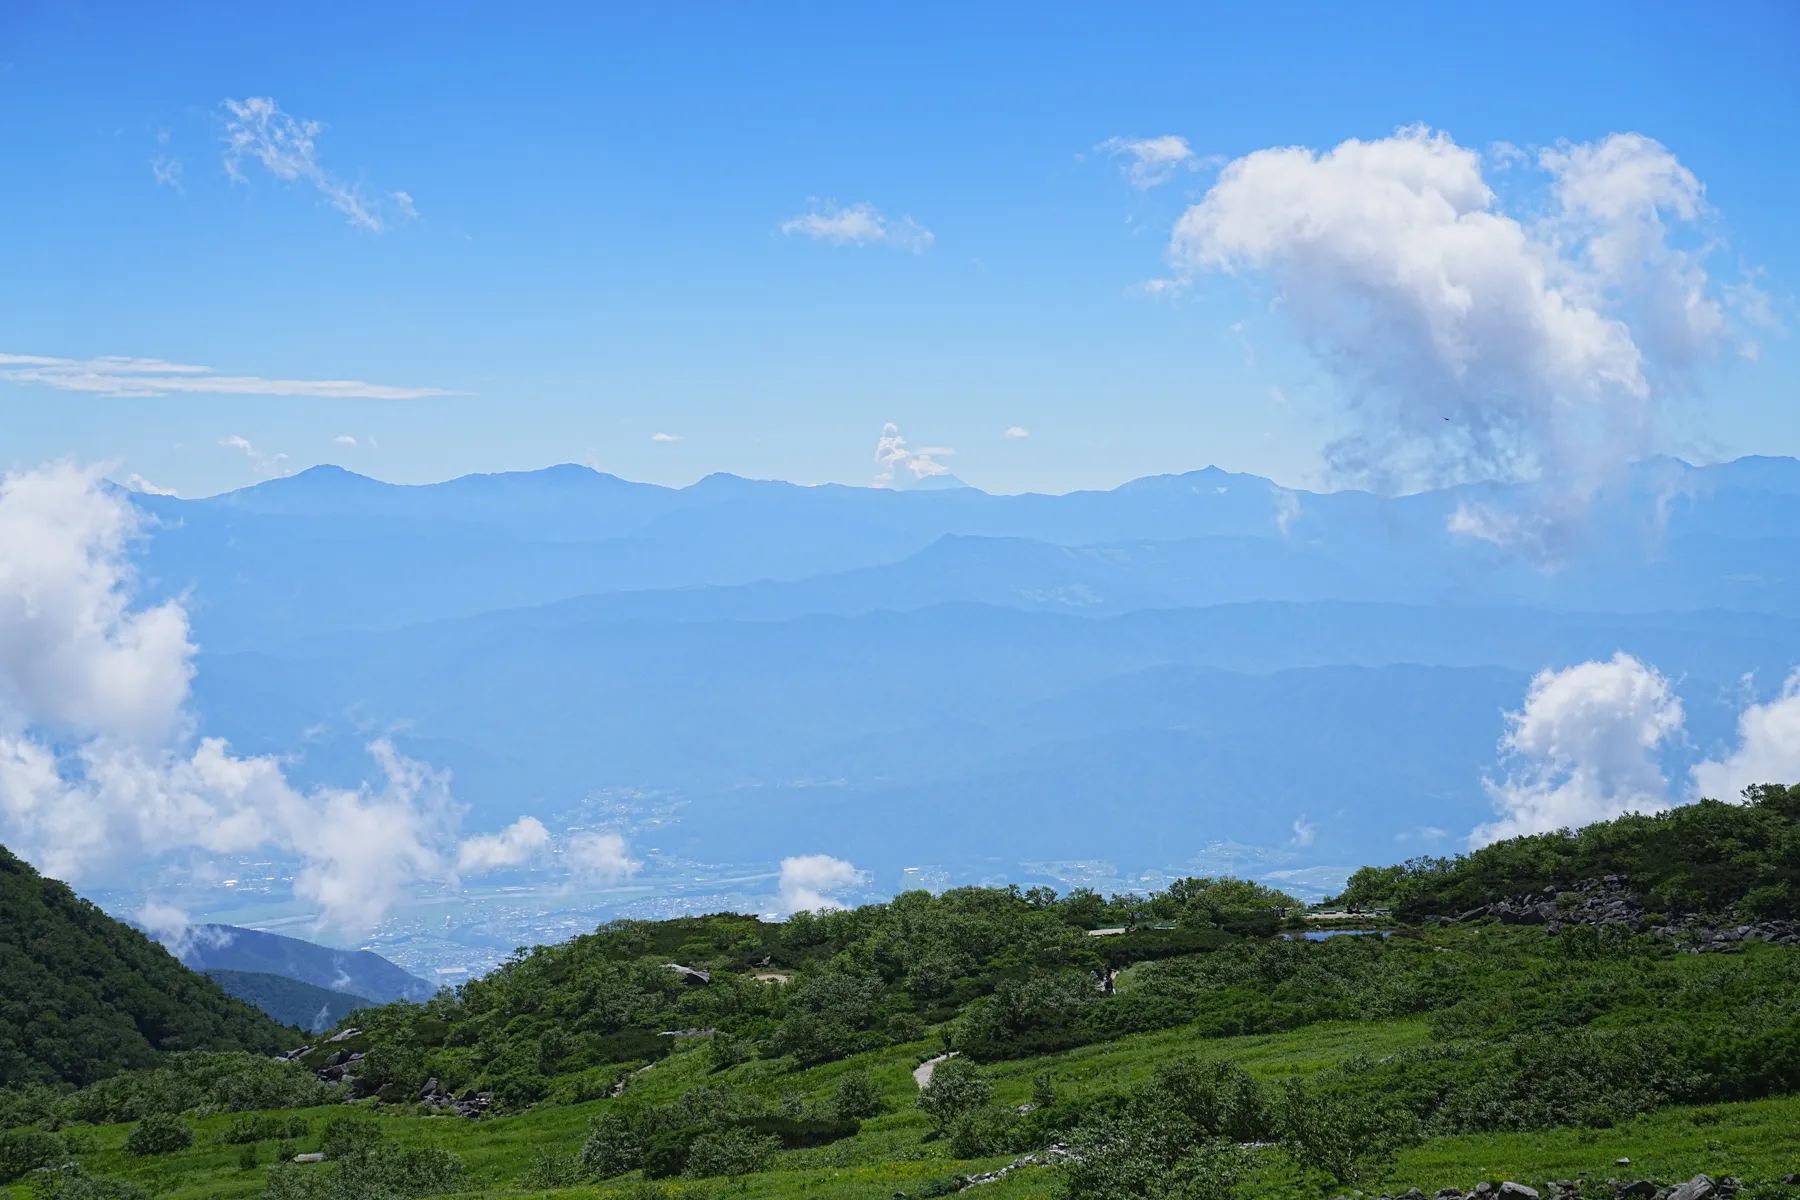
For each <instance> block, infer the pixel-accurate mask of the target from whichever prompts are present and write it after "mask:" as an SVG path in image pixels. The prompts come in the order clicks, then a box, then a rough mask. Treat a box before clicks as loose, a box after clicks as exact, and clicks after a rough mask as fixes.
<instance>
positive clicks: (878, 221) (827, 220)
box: [781, 200, 932, 254]
mask: <svg viewBox="0 0 1800 1200" xmlns="http://www.w3.org/2000/svg"><path fill="white" fill-rule="evenodd" d="M781 232H783V233H785V234H788V235H789V236H792V235H793V234H796V233H798V234H801V235H803V236H805V237H809V238H812V239H814V240H815V241H821V242H830V243H831V244H832V245H834V246H894V247H897V248H898V249H901V250H910V251H912V252H913V253H914V254H920V253H923V252H924V251H925V249H926V248H927V247H929V246H930V245H931V242H932V233H931V230H929V229H927V228H925V227H924V226H923V225H921V224H919V223H918V222H917V221H915V220H913V219H912V218H911V217H900V218H899V219H897V220H896V219H892V218H889V217H884V216H882V215H881V211H880V210H879V209H877V208H876V207H875V206H874V205H873V204H869V203H866V202H865V203H862V204H852V205H849V206H848V207H845V208H839V207H838V205H837V202H836V201H834V200H824V201H814V202H813V210H812V211H811V212H808V213H803V214H802V215H800V216H797V217H791V218H789V219H788V220H786V221H783V222H782V223H781Z"/></svg>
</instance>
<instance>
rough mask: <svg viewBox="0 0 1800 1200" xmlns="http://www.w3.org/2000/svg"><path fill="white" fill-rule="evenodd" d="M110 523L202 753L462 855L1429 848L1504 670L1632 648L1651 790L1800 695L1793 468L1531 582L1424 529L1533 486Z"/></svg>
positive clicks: (1656, 521)
mask: <svg viewBox="0 0 1800 1200" xmlns="http://www.w3.org/2000/svg"><path fill="white" fill-rule="evenodd" d="M134 501H135V502H136V503H138V504H140V505H141V506H142V507H143V508H144V509H145V510H146V511H147V512H148V513H150V514H152V515H153V516H154V518H155V520H154V523H153V530H152V536H150V537H149V538H147V539H146V540H145V542H144V543H143V545H142V548H141V562H140V565H141V574H142V578H143V580H144V581H145V584H146V586H147V587H148V588H149V589H150V591H151V593H152V595H177V594H179V595H182V596H183V597H185V598H186V602H187V604H188V605H189V608H190V611H191V612H192V614H193V619H194V633H195V637H196V640H197V641H198V642H199V644H200V646H201V648H202V651H203V653H202V655H201V658H200V660H199V674H198V678H197V680H196V683H195V695H196V702H197V705H198V708H199V713H200V717H201V721H202V728H203V730H204V731H205V732H207V733H211V734H219V735H223V736H226V737H228V738H230V739H231V741H232V742H233V744H234V745H235V746H236V747H237V748H238V749H240V750H242V751H256V752H273V753H280V754H283V755H286V756H290V757H291V758H296V759H298V760H299V762H298V765H297V767H296V768H295V771H294V774H295V775H296V776H297V777H298V778H300V779H301V780H302V781H303V782H304V781H313V782H318V781H332V782H348V781H353V780H355V779H359V778H361V777H362V776H363V775H364V774H365V773H366V770H367V761H366V758H365V755H364V753H363V749H362V747H363V743H364V742H366V741H367V740H368V738H369V736H370V731H371V730H394V731H397V732H396V733H395V737H396V740H397V742H398V743H399V745H400V746H401V748H402V749H404V750H406V751H407V752H409V753H411V754H414V755H416V756H418V757H420V758H423V759H425V760H428V761H430V762H431V763H433V764H434V765H435V766H438V767H440V768H448V769H451V770H452V771H453V772H454V774H455V788H456V793H457V795H458V797H459V799H461V800H462V801H464V802H465V803H468V804H469V805H470V806H471V809H472V812H471V816H470V823H471V825H474V826H480V827H488V828H491V827H493V826H494V825H496V824H498V823H501V822H503V821H504V820H508V819H510V818H511V817H513V816H516V815H518V814H520V813H527V812H529V813H533V814H536V815H539V816H542V817H551V816H554V815H555V814H558V813H565V812H568V811H570V810H571V809H573V808H574V807H575V806H576V805H578V804H579V803H581V802H582V801H584V800H585V799H588V798H591V797H594V796H596V795H607V794H612V795H619V794H629V795H636V796H643V795H655V796H661V797H664V798H665V799H667V800H668V801H669V803H671V804H673V805H675V806H676V808H677V809H678V810H679V811H678V813H677V823H676V824H673V825H669V824H664V825H662V826H659V832H658V833H657V834H656V835H655V839H654V842H653V843H652V844H654V845H656V846H657V847H658V848H660V849H663V850H665V851H674V850H679V851H680V852H682V853H685V854H688V855H690V856H692V857H695V858H700V859H704V860H707V861H722V860H729V861H740V860H744V861H749V860H751V859H759V860H763V861H767V860H769V859H772V858H773V857H779V856H781V855H783V854H789V853H797V852H802V851H825V852H830V853H836V854H843V855H846V856H848V857H852V858H854V859H855V860H856V861H857V862H858V863H859V865H863V866H866V867H869V868H871V869H875V870H877V871H878V873H879V872H883V871H894V870H897V869H898V867H899V866H901V865H905V864H912V863H916V862H920V861H925V862H932V863H939V864H944V865H946V866H955V867H958V868H959V869H961V870H963V871H964V872H965V873H971V872H972V873H977V874H978V873H980V872H981V871H984V870H986V869H987V867H986V866H984V865H983V864H991V863H992V861H994V860H995V859H996V858H1011V859H1013V860H1019V859H1024V858H1033V859H1043V860H1066V859H1076V858H1092V857H1096V856H1104V857H1113V858H1117V859H1119V860H1121V861H1126V862H1134V863H1150V862H1159V863H1166V864H1170V865H1176V864H1179V863H1181V862H1185V861H1188V860H1189V859H1191V858H1192V857H1193V856H1194V855H1195V854H1196V853H1198V852H1199V850H1200V848H1201V847H1203V846H1204V845H1206V844H1207V843H1210V842H1214V841H1238V842H1244V843H1248V844H1252V845H1257V846H1263V847H1279V848H1281V850H1282V854H1283V855H1285V856H1286V857H1287V858H1297V859H1300V860H1307V861H1323V862H1331V861H1342V862H1354V861H1363V860H1386V859H1388V858H1393V857H1396V856H1404V855H1406V854H1409V853H1415V852H1418V851H1419V850H1422V849H1428V848H1435V849H1440V850H1441V849H1445V848H1453V847H1455V846H1457V845H1460V844H1461V843H1460V839H1461V838H1462V837H1463V836H1464V835H1466V833H1467V832H1468V830H1469V829H1470V828H1471V827H1472V826H1474V825H1475V824H1477V823H1479V822H1481V821H1482V820H1484V819H1486V818H1487V817H1488V816H1489V813H1490V809H1489V807H1488V799H1487V796H1486V793H1485V792H1484V790H1483V786H1482V779H1483V775H1484V773H1489V772H1492V771H1493V770H1494V765H1495V757H1496V743H1497V741H1498V739H1499V737H1500V735H1501V733H1502V731H1503V729H1504V721H1503V715H1502V714H1503V712H1504V711H1505V710H1506V709H1509V708H1516V707H1517V706H1518V705H1519V703H1520V702H1521V700H1522V699H1523V696H1524V692H1525V688H1526V686H1527V683H1528V680H1529V678H1530V676H1531V675H1532V674H1533V673H1534V672H1536V671H1538V670H1541V669H1543V668H1545V667H1561V666H1567V665H1570V664H1572V663H1575V662H1579V661H1582V660H1584V659H1587V658H1594V657H1606V656H1610V655H1611V654H1612V653H1613V652H1614V651H1617V650H1621V649H1623V650H1627V651H1629V652H1631V653H1634V654H1637V655H1639V656H1640V657H1642V658H1643V659H1644V660H1645V661H1647V662H1650V663H1652V664H1653V665H1655V666H1656V667H1658V668H1659V669H1660V670H1662V671H1663V672H1664V673H1666V674H1668V675H1669V676H1670V677H1671V678H1674V679H1676V680H1677V681H1678V685H1679V687H1680V689H1681V692H1682V695H1683V699H1684V702H1685V704H1686V706H1687V710H1688V718H1689V719H1688V725H1687V735H1688V736H1687V738H1686V740H1685V741H1684V742H1682V744H1680V745H1677V746H1674V747H1672V748H1671V750H1670V760H1669V762H1668V764H1667V765H1668V769H1669V771H1670V772H1671V774H1672V777H1676V778H1679V777H1680V776H1681V775H1682V774H1683V773H1684V772H1685V769H1686V765H1687V764H1688V763H1689V762H1691V761H1693V760H1695V759H1697V758H1698V757H1701V756H1703V755H1705V754H1706V753H1708V752H1711V751H1714V750H1716V749H1718V747H1719V745H1720V744H1721V743H1722V742H1723V741H1724V740H1725V739H1727V738H1728V737H1729V736H1730V735H1731V732H1732V723H1733V721H1734V719H1735V715H1736V712H1737V710H1738V707H1739V706H1740V704H1741V699H1742V694H1743V692H1742V683H1741V680H1742V679H1743V677H1745V676H1746V675H1753V676H1754V678H1755V680H1756V681H1757V686H1760V687H1761V688H1763V689H1764V690H1765V692H1766V690H1767V689H1769V688H1771V687H1773V686H1775V685H1776V684H1777V683H1778V682H1779V681H1780V680H1781V679H1782V678H1783V677H1784V676H1785V675H1786V674H1787V672H1788V671H1789V670H1791V669H1792V668H1793V667H1794V666H1795V664H1796V663H1800V462H1796V461H1795V460H1792V459H1785V458H1781V459H1777V458H1746V459H1739V460H1737V461H1735V462H1731V463H1724V464H1719V465H1715V466H1706V467H1693V466H1689V465H1688V464H1685V463H1681V462H1678V461H1676V460H1672V459H1658V460H1654V461H1651V462H1646V463H1641V464H1638V465H1637V466H1636V467H1634V468H1633V469H1632V470H1631V471H1630V472H1629V473H1628V474H1626V475H1625V476H1624V477H1622V478H1620V479H1618V480H1616V481H1615V482H1614V484H1613V485H1612V486H1610V487H1608V488H1606V489H1604V490H1602V491H1601V492H1600V493H1599V494H1598V495H1597V496H1595V497H1594V498H1593V500H1592V502H1591V504H1590V505H1589V507H1588V508H1587V510H1586V511H1585V512H1584V513H1583V514H1582V515H1581V518H1580V521H1579V522H1578V523H1577V524H1576V525H1575V526H1573V528H1575V529H1576V530H1577V532H1576V534H1575V535H1574V536H1573V537H1572V539H1571V540H1570V541H1568V543H1567V545H1566V547H1565V548H1564V552H1563V553H1562V554H1561V556H1560V557H1558V558H1556V559H1555V560H1554V561H1542V560H1540V559H1534V558H1533V557H1531V556H1529V555H1526V554H1522V553H1519V552H1515V551H1513V550H1509V549H1506V548H1503V547H1499V546H1496V545H1493V544H1491V543H1488V542H1483V541H1479V540H1474V539H1471V538H1469V537H1467V536H1463V535H1459V534H1457V533H1454V532H1453V531H1452V530H1451V528H1450V524H1451V521H1450V518H1451V516H1452V514H1454V513H1456V512H1457V511H1458V510H1459V508H1463V507H1466V506H1469V505H1473V504H1481V505H1485V506H1488V508H1489V509H1490V510H1491V511H1494V512H1499V513H1502V514H1505V513H1508V512H1514V513H1518V512H1522V511H1526V510H1528V509H1529V507H1530V506H1531V505H1532V504H1533V503H1535V500H1534V497H1533V495H1532V494H1531V493H1530V492H1529V491H1528V490H1526V489H1521V488H1508V487H1498V486H1492V485H1487V486H1474V487H1462V488H1451V489H1443V490H1440V491H1433V492H1427V493H1422V494H1418V495H1412V496H1404V497H1396V498H1385V497H1380V496H1375V495H1372V494H1370V493H1366V492H1353V491H1352V492H1335V493H1328V494H1320V493H1310V492H1298V491H1292V490H1289V489H1284V488H1282V487H1279V486H1278V485H1276V484H1274V483H1272V482H1271V481H1269V480H1266V479H1261V478H1258V477H1256V476H1250V475H1241V474H1232V473H1228V472H1225V471H1221V470H1218V469H1216V468H1207V469H1206V470H1202V471H1195V472H1191V473H1188V474H1184V475H1177V476H1162V477H1157V478H1151V479H1142V480H1137V481H1134V482H1132V483H1129V484H1126V485H1124V486H1122V487H1119V488H1116V489H1113V490H1111V491H1106V492H1078V493H1072V494H1070V495H1065V496H1039V495H1024V496H992V495H987V494H985V493H982V492H980V491H977V490H975V489H972V488H966V487H952V488H946V489H942V490H924V491H908V492H903V493H897V492H891V491H884V490H880V489H867V488H849V487H839V486H823V487H800V486H795V485H791V484H785V483H774V482H765V481H753V480H745V479H739V478H736V477H733V476H726V475H715V476H709V477H707V478H706V479H703V480H701V481H699V482H698V483H696V484H694V485H692V486H690V487H686V488H664V487H656V486H652V485H647V484H637V483H630V482H627V481H625V480H621V479H618V478H615V477H613V476H609V475H604V474H601V473H598V472H594V471H590V470H587V469H586V468H582V467H574V466H564V467H556V468H551V469H548V470H544V471H537V472H526V473H517V474H505V475H489V476H468V477H464V478H462V479H456V480H451V481H449V482H447V483H442V484H433V485H424V486H397V485H390V484H385V483H381V482H378V481H376V480H373V479H368V478H365V477H362V476H359V475H354V474H351V473H350V472H347V471H343V470H340V469H338V468H327V467H321V468H315V469H313V470H310V471H307V472H304V473H302V474H300V475H296V476H294V477H291V478H286V479H277V480H272V481H269V482H267V483H263V484H260V485H258V486H256V487H253V488H247V489H244V490H242V491H239V492H233V493H229V494H226V495H223V496H216V497H211V498H208V499H203V500H180V499H176V498H172V497H163V496H138V497H135V498H134ZM1302 831H1305V832H1302ZM230 969H252V970H256V969H261V968H255V967H249V968H240V967H232V968H230ZM309 982H315V983H320V984H321V986H331V985H330V983H329V981H328V980H324V979H309ZM421 986H422V985H421ZM352 990H356V991H359V992H360V993H361V994H365V995H369V996H370V997H371V998H373V999H380V998H381V997H380V996H379V995H377V994H376V993H375V992H373V991H369V990H367V989H366V988H353V989H352Z"/></svg>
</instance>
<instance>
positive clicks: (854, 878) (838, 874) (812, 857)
mask: <svg viewBox="0 0 1800 1200" xmlns="http://www.w3.org/2000/svg"><path fill="white" fill-rule="evenodd" d="M862 882H863V874H862V872H861V871H858V870H857V869H856V868H855V867H854V866H852V865H851V864H850V863H847V862H845V861H844V860H843V859H841V858H833V857H832V856H831V855H829V854H801V855H797V856H795V857H793V858H784V859H782V860H781V882H780V885H779V888H780V893H781V907H782V911H784V912H790V913H793V912H817V911H819V910H820V909H826V908H842V907H843V905H842V904H841V903H839V902H838V901H837V900H835V899H833V898H832V897H833V896H834V895H836V894H838V893H841V892H845V891H848V890H849V889H851V888H854V887H857V886H859V885H861V884H862Z"/></svg>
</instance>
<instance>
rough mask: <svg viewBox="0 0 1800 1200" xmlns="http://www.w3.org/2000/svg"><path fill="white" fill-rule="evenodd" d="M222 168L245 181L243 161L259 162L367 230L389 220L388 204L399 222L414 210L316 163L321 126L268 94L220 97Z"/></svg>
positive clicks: (398, 195) (402, 199)
mask: <svg viewBox="0 0 1800 1200" xmlns="http://www.w3.org/2000/svg"><path fill="white" fill-rule="evenodd" d="M224 107H225V111H226V113H227V114H228V115H227V118H226V122H225V171H226V173H227V174H228V175H230V176H231V178H232V180H233V181H235V182H238V183H243V182H246V177H245V175H244V163H245V160H250V161H253V162H259V163H261V164H262V165H263V167H264V168H265V169H266V170H267V171H268V172H269V174H271V175H273V176H274V177H275V178H277V179H279V180H281V181H283V182H284V183H295V182H299V183H306V184H310V185H312V187H313V188H314V189H316V190H317V191H318V193H319V195H321V196H323V197H324V198H325V202H326V203H327V204H329V205H331V207H333V208H335V209H337V210H338V211H339V212H340V213H343V214H344V216H345V218H347V219H348V220H349V222H350V224H352V225H354V226H356V227H357V228H359V229H366V230H368V231H369V232H370V233H381V232H382V231H384V230H385V229H387V228H388V227H389V225H391V224H392V221H391V220H390V219H389V217H388V215H387V207H388V205H389V204H390V203H391V204H392V205H393V207H394V208H396V209H398V210H399V213H400V219H401V220H402V221H410V220H412V219H413V218H414V217H417V216H418V215H419V210H418V208H417V206H416V205H415V204H414V203H413V198H412V197H411V196H410V195H408V194H407V193H405V192H393V193H390V194H389V195H388V196H387V197H385V198H379V197H376V198H371V197H370V196H368V195H367V194H366V193H365V192H364V191H363V188H362V185H361V184H356V183H350V182H348V181H346V180H343V179H340V178H338V177H337V176H336V175H333V174H332V173H331V172H330V171H327V170H326V169H325V168H324V167H322V166H320V165H319V151H318V142H317V139H318V136H319V134H320V133H322V132H323V131H324V128H325V127H324V126H323V125H321V124H320V123H319V122H317V121H303V120H299V119H298V118H296V117H293V116H290V115H289V114H288V113H286V112H284V111H282V108H281V106H280V105H279V104H276V103H275V101H274V100H273V99H272V98H271V97H268V96H251V97H250V98H248V99H245V100H226V101H225V102H224Z"/></svg>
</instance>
